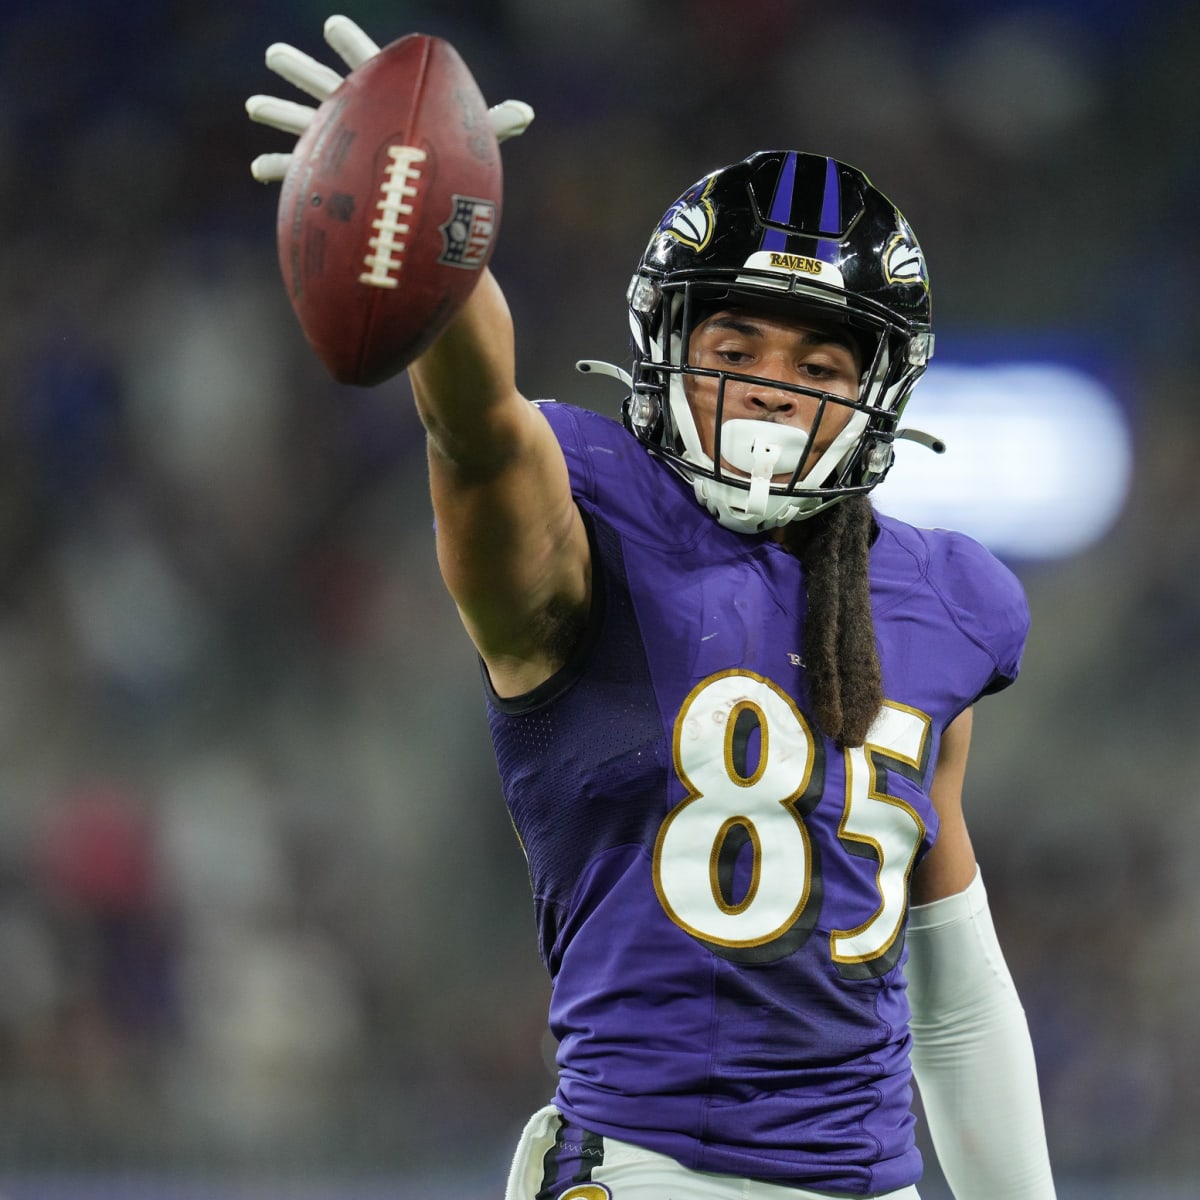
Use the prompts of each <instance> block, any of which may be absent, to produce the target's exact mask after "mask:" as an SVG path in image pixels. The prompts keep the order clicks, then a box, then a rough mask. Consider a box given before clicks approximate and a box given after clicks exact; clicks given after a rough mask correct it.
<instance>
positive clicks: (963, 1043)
mask: <svg viewBox="0 0 1200 1200" xmlns="http://www.w3.org/2000/svg"><path fill="white" fill-rule="evenodd" d="M971 722H972V716H971V710H970V709H968V710H967V711H966V712H965V713H963V714H962V716H960V717H959V718H958V719H957V720H955V721H953V722H952V723H951V724H950V726H949V727H948V728H947V729H946V731H945V733H944V734H943V735H942V745H941V750H940V751H939V754H938V763H937V767H936V769H935V772H934V782H933V786H932V788H931V793H930V794H931V797H932V799H933V803H934V807H935V808H936V809H937V812H938V817H939V821H940V824H939V829H938V837H937V841H936V842H935V843H934V846H933V848H932V849H931V850H930V852H929V853H928V854H927V855H926V857H925V859H924V860H923V861H922V863H921V865H920V867H919V868H918V869H917V871H916V872H915V874H914V876H913V882H912V898H913V901H914V907H913V908H912V910H911V911H910V914H909V925H908V992H909V1002H910V1005H911V1007H912V1026H911V1029H912V1038H913V1050H912V1062H913V1072H914V1074H915V1075H916V1079H917V1085H918V1087H919V1088H920V1091H921V1099H922V1101H923V1103H924V1107H925V1113H926V1117H927V1118H928V1121H929V1130H930V1134H931V1136H932V1138H933V1144H934V1148H935V1149H936V1150H937V1155H938V1161H939V1162H940V1163H941V1166H942V1170H943V1172H944V1174H945V1176H946V1180H947V1182H948V1183H949V1184H950V1187H951V1190H952V1191H953V1192H954V1196H955V1200H1053V1197H1054V1194H1055V1193H1054V1180H1053V1177H1052V1174H1051V1170H1050V1159H1049V1155H1048V1153H1047V1149H1046V1135H1045V1130H1044V1127H1043V1122H1042V1107H1041V1097H1040V1094H1039V1090H1038V1081H1037V1070H1036V1066H1035V1063H1034V1057H1033V1046H1032V1043H1031V1041H1030V1037H1029V1026H1028V1023H1027V1022H1026V1019H1025V1012H1024V1010H1023V1009H1022V1007H1021V1003H1020V1000H1019V998H1018V997H1017V992H1016V989H1015V987H1014V986H1013V981H1012V977H1011V975H1010V974H1009V971H1008V967H1007V965H1006V964H1005V961H1004V956H1003V954H1002V952H1001V949H1000V944H999V942H998V941H997V938H996V931H995V928H994V926H993V924H992V918H991V914H990V912H989V911H988V903H987V893H986V892H985V891H984V887H983V881H982V879H981V878H980V876H979V871H978V868H977V866H976V864H975V855H974V851H973V850H972V848H971V839H970V836H969V834H968V832H967V825H966V821H965V819H964V817H963V811H962V791H963V780H964V778H965V775H966V767H967V755H968V751H969V748H970V741H971Z"/></svg>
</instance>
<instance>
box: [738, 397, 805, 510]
mask: <svg viewBox="0 0 1200 1200" xmlns="http://www.w3.org/2000/svg"><path fill="white" fill-rule="evenodd" d="M807 446H808V434H807V433H806V432H805V431H804V430H803V429H797V428H795V426H792V425H777V424H775V423H774V422H771V421H754V420H744V419H742V420H730V421H726V422H725V424H724V425H722V426H721V458H722V460H723V462H725V463H728V464H729V465H730V466H731V467H733V468H734V470H736V471H740V472H741V473H742V474H744V475H748V476H749V477H750V494H749V496H748V497H747V498H746V513H747V515H748V516H756V517H764V516H766V514H767V506H768V501H769V500H770V495H771V481H772V480H773V479H775V478H777V477H778V476H783V477H784V478H785V479H790V478H791V476H792V473H793V472H794V471H795V470H796V467H797V466H798V465H799V463H800V459H801V458H802V457H803V456H804V451H805V449H806V448H807Z"/></svg>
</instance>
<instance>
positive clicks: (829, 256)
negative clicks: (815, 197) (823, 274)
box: [815, 158, 842, 263]
mask: <svg viewBox="0 0 1200 1200" xmlns="http://www.w3.org/2000/svg"><path fill="white" fill-rule="evenodd" d="M841 213H842V187H841V180H840V179H839V177H838V166H837V163H836V162H835V161H834V160H833V159H832V158H827V159H826V160H825V195H824V196H823V197H822V199H821V225H820V229H821V232H822V233H840V232H841V225H842V221H841ZM815 257H816V258H819V259H822V260H823V261H824V262H831V263H836V262H837V242H836V241H833V240H831V239H829V238H819V239H818V240H817V253H816V255H815Z"/></svg>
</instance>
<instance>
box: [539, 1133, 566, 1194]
mask: <svg viewBox="0 0 1200 1200" xmlns="http://www.w3.org/2000/svg"><path fill="white" fill-rule="evenodd" d="M566 1129H567V1119H566V1117H562V1116H560V1117H559V1118H558V1129H557V1130H556V1131H555V1133H554V1145H553V1146H551V1147H550V1149H549V1150H547V1151H546V1153H545V1155H543V1157H542V1186H541V1187H540V1188H538V1192H537V1195H536V1196H535V1197H534V1200H554V1197H555V1196H557V1195H558V1193H559V1192H560V1191H562V1188H561V1187H560V1186H559V1180H558V1160H559V1157H560V1156H561V1155H562V1144H563V1134H564V1133H565V1132H566Z"/></svg>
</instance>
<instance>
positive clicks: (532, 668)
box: [409, 271, 591, 696]
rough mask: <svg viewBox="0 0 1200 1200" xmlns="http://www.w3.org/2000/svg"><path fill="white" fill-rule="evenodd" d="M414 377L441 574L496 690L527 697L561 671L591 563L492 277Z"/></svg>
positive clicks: (563, 469)
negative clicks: (522, 383)
mask: <svg viewBox="0 0 1200 1200" xmlns="http://www.w3.org/2000/svg"><path fill="white" fill-rule="evenodd" d="M409 377H410V380H411V382H412V387H413V394H414V397H415V399H416V405H417V412H418V413H419V415H420V418H421V421H422V423H423V425H424V426H425V430H426V435H427V445H428V456H429V479H430V489H431V492H432V496H433V507H434V515H435V518H436V521H437V548H438V562H439V565H440V567H441V571H442V576H443V578H444V580H445V582H446V586H447V588H448V589H449V591H450V594H451V595H452V596H453V597H454V600H455V602H456V603H457V605H458V609H459V612H460V614H461V616H462V620H463V623H464V625H465V626H466V629H467V632H468V633H469V635H470V637H471V640H472V641H473V642H474V644H475V647H476V649H477V650H478V651H479V653H480V656H481V657H482V659H483V661H484V663H485V664H486V665H487V668H488V672H489V674H490V676H491V679H492V683H493V685H494V686H495V688H496V690H497V691H498V692H499V694H500V695H502V696H515V695H520V694H522V693H524V692H527V691H529V690H531V689H532V688H534V687H536V686H537V685H538V684H540V683H542V682H544V681H545V680H546V679H548V678H549V677H550V676H551V675H552V674H554V672H555V671H556V670H558V668H559V667H561V666H562V665H563V662H564V660H565V656H566V653H567V652H568V651H569V649H570V646H571V644H572V642H573V639H574V636H575V634H576V632H577V631H578V630H579V629H580V628H582V625H583V622H584V621H585V620H586V614H587V609H588V605H589V603H590V598H591V561H590V552H589V547H588V539H587V532H586V530H585V528H584V525H583V521H582V519H581V517H580V514H579V510H578V509H577V508H576V506H575V502H574V499H573V497H572V495H571V485H570V479H569V477H568V474H567V466H566V462H565V461H564V459H563V455H562V451H561V449H560V448H559V445H558V442H557V440H556V439H555V437H554V434H553V432H552V431H551V429H550V426H549V424H548V422H547V421H546V420H545V418H544V417H543V416H542V415H541V413H540V412H539V411H538V409H537V408H536V407H535V406H534V405H532V404H530V403H529V402H528V401H527V400H526V399H525V398H524V397H523V396H522V395H521V393H520V392H519V391H518V389H517V385H516V378H515V352H514V342H513V323H512V318H511V316H510V314H509V310H508V305H507V303H506V301H505V299H504V296H503V294H502V292H501V290H500V287H499V285H498V284H497V283H496V280H495V278H494V277H493V276H492V274H491V273H490V272H489V271H485V272H484V274H483V276H482V278H481V279H480V282H479V285H478V286H477V287H476V288H475V290H474V291H473V292H472V294H471V296H470V298H469V299H468V301H467V303H466V304H465V305H464V307H463V308H462V310H461V311H460V312H459V314H458V316H457V317H456V318H455V320H454V321H453V323H452V324H451V325H450V326H449V327H448V328H447V329H446V331H445V332H444V333H443V334H442V336H441V337H440V338H439V339H438V341H437V342H436V343H435V344H434V345H433V346H432V347H431V348H430V349H429V350H428V351H426V353H425V354H423V355H422V356H421V357H420V358H419V359H418V360H417V361H416V362H415V363H413V365H412V366H411V367H410V368H409Z"/></svg>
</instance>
